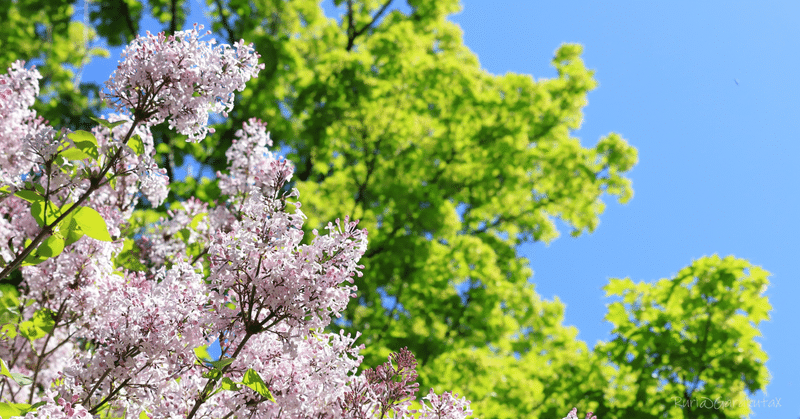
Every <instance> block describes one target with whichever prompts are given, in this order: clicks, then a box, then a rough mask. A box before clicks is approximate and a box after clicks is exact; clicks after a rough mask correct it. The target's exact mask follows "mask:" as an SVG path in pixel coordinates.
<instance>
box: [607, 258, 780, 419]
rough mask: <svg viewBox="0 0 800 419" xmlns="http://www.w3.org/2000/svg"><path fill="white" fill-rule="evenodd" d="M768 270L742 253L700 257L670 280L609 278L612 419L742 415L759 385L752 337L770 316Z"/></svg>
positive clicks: (760, 371) (762, 381) (757, 350)
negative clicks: (740, 255) (739, 255)
mask: <svg viewBox="0 0 800 419" xmlns="http://www.w3.org/2000/svg"><path fill="white" fill-rule="evenodd" d="M768 276H769V274H768V273H767V272H766V271H764V270H763V269H761V268H759V267H757V266H751V265H750V264H749V263H748V262H747V261H745V260H743V259H735V258H733V257H732V256H729V257H726V258H725V259H720V258H719V257H718V256H716V255H714V256H712V257H704V258H701V259H698V260H696V261H694V263H692V265H691V266H689V267H686V268H684V269H682V270H681V271H680V272H679V273H678V275H676V276H675V277H674V278H671V279H661V280H659V281H658V282H656V283H654V284H648V283H639V284H634V283H633V282H632V281H631V280H630V279H628V278H626V279H612V280H611V282H610V283H609V284H608V285H607V286H606V287H605V290H606V292H607V293H608V295H609V296H619V297H621V299H622V301H617V302H614V303H612V304H611V305H609V311H608V315H607V316H606V319H607V320H608V321H610V322H611V323H612V324H613V325H614V331H613V334H614V335H615V336H616V337H615V338H614V340H612V341H611V342H608V343H606V344H603V345H598V346H597V347H596V348H595V352H596V353H597V354H598V356H599V357H602V358H607V359H610V360H611V361H612V365H613V370H608V371H609V372H612V374H611V375H610V376H609V379H610V381H611V382H612V383H613V384H612V385H611V386H610V387H609V389H608V390H607V393H606V396H605V397H604V400H605V401H606V403H607V404H608V405H609V406H608V408H609V409H610V412H611V414H610V415H608V416H607V417H606V416H604V417H603V418H604V419H612V418H630V417H637V418H666V417H669V418H687V419H688V418H742V417H747V416H749V415H750V414H751V413H752V412H751V410H750V404H749V402H748V400H749V399H748V393H749V394H750V395H752V394H753V393H755V392H756V391H758V390H762V389H764V388H766V385H767V382H768V381H769V373H768V371H767V368H766V365H765V363H766V361H767V354H766V353H764V351H763V350H761V345H760V344H759V343H757V342H755V341H754V338H755V337H756V336H760V335H761V333H760V332H759V330H758V325H759V323H760V322H762V321H764V320H767V319H769V314H768V313H769V310H770V308H771V307H770V304H769V302H768V301H767V297H765V296H764V291H765V290H766V288H767V285H768V284H769V280H768Z"/></svg>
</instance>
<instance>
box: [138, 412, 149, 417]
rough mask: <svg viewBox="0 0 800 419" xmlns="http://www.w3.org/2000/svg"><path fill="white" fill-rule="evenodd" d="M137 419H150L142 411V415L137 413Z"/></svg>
mask: <svg viewBox="0 0 800 419" xmlns="http://www.w3.org/2000/svg"><path fill="white" fill-rule="evenodd" d="M139 419H150V416H147V413H145V412H144V411H142V413H139Z"/></svg>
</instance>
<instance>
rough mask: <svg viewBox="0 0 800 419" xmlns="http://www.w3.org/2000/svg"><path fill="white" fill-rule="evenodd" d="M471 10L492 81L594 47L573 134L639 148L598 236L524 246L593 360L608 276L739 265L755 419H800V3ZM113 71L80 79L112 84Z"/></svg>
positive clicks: (483, 5) (545, 74)
mask: <svg viewBox="0 0 800 419" xmlns="http://www.w3.org/2000/svg"><path fill="white" fill-rule="evenodd" d="M395 1H396V2H397V0H395ZM328 3H331V2H330V1H328V2H325V3H323V4H324V5H325V6H326V11H327V12H328V14H329V15H330V16H334V15H335V14H334V13H335V12H334V11H333V10H332V8H331V5H330V4H328ZM463 4H464V8H463V11H462V12H461V13H459V14H457V15H454V16H452V20H453V21H454V22H456V23H458V24H459V25H460V26H461V28H462V29H463V31H464V41H465V43H466V45H467V46H468V47H469V48H470V49H471V50H472V51H473V52H475V53H476V54H477V56H478V58H479V60H480V63H481V65H482V67H483V68H484V69H486V70H487V71H489V72H491V73H493V74H505V73H507V72H515V73H523V74H532V75H533V76H534V77H535V78H537V79H538V78H549V77H554V76H555V71H554V69H553V68H552V67H551V66H550V64H549V62H550V59H551V58H552V56H553V53H554V51H555V50H556V48H557V47H558V46H559V45H560V44H562V43H565V42H570V43H580V44H582V45H584V54H583V59H584V61H585V62H586V64H587V66H588V67H589V68H591V69H594V70H596V73H595V76H596V78H597V80H598V81H599V83H600V87H599V88H598V89H597V90H595V91H593V92H592V93H590V94H589V105H588V106H587V107H586V108H585V119H584V124H583V126H582V128H581V129H580V130H579V131H577V132H575V133H574V135H575V136H576V137H578V138H580V139H581V141H582V143H583V144H584V145H585V146H591V145H593V144H595V143H596V141H597V140H598V139H599V138H600V137H601V136H604V135H606V134H608V133H609V132H617V133H620V134H622V135H623V137H624V138H626V139H627V140H628V141H629V142H630V143H631V144H632V145H634V146H635V147H637V148H638V150H639V164H638V165H637V166H636V167H635V168H634V170H633V171H632V172H631V173H630V177H631V178H632V179H633V186H634V190H635V196H634V198H633V199H632V200H631V201H630V202H629V203H628V204H627V205H619V204H617V203H615V202H614V201H612V200H607V204H608V207H607V209H606V212H605V214H603V216H602V217H601V224H600V226H599V228H598V229H597V230H596V231H595V232H594V233H593V234H591V235H584V236H582V237H580V238H577V239H573V238H570V237H569V235H567V234H564V235H563V236H562V237H561V238H559V239H557V240H556V241H554V242H552V243H551V244H550V245H549V246H548V245H544V244H530V245H523V246H521V248H520V253H521V255H522V256H524V257H527V258H528V259H529V260H530V261H531V267H532V269H533V270H534V272H535V275H534V277H533V278H532V281H533V282H534V283H535V284H536V289H537V291H538V292H539V293H540V294H541V295H542V296H543V297H544V298H546V299H553V298H556V296H557V297H558V298H559V299H560V300H561V301H562V302H563V303H565V304H566V306H567V308H566V312H565V323H566V324H569V325H574V326H576V327H577V328H578V330H579V338H580V339H582V340H584V341H586V342H587V344H588V345H589V347H590V348H591V347H592V346H594V344H595V343H596V342H597V341H599V340H607V339H609V338H610V334H609V332H610V331H611V325H610V324H608V323H605V322H604V321H603V316H604V315H605V313H606V305H607V304H608V303H609V302H610V299H607V298H605V296H604V292H603V291H602V290H601V287H603V286H604V285H605V284H607V283H608V280H609V279H610V278H624V277H630V278H631V279H633V280H634V281H636V282H638V281H655V280H658V279H660V278H665V277H672V276H673V275H675V274H676V273H677V272H678V270H679V269H681V268H683V267H685V266H687V265H689V264H690V263H691V262H692V261H693V260H694V259H697V258H699V257H702V256H705V255H711V254H714V253H717V254H719V255H720V256H726V255H734V256H736V257H739V258H745V259H747V260H749V261H750V262H751V263H752V264H754V265H759V266H761V267H763V268H764V269H766V270H767V271H769V272H771V273H772V277H771V284H770V287H769V288H768V290H767V295H768V296H769V299H770V302H771V304H772V306H773V311H772V313H771V320H770V321H768V322H765V323H762V324H761V327H760V329H761V331H762V333H763V336H762V337H761V338H760V339H759V341H760V343H761V344H762V346H763V348H764V350H765V351H766V352H767V354H768V355H769V361H768V363H767V366H768V368H769V370H770V372H771V373H772V382H771V383H770V385H769V386H768V387H767V393H766V394H763V393H759V394H757V395H756V396H754V397H753V400H759V401H760V400H767V401H769V400H772V401H773V402H774V401H776V400H778V399H779V401H780V405H781V407H758V406H757V405H754V406H755V407H754V412H755V415H754V416H753V417H761V418H766V417H781V418H796V417H798V416H799V415H800V361H798V359H797V354H798V350H797V349H793V348H798V347H800V326H798V323H800V308H798V305H797V304H795V300H796V299H797V298H798V297H800V281H798V278H800V267H798V264H796V263H791V262H790V261H791V260H792V259H793V257H792V255H795V257H797V255H798V254H799V253H800V245H799V244H798V243H800V241H799V240H798V234H800V222H799V221H798V210H800V198H798V196H800V173H798V167H800V164H797V163H795V160H796V159H797V158H798V156H800V142H798V138H800V127H799V126H798V124H797V123H796V122H795V118H798V119H800V118H799V117H800V115H798V111H800V103H799V99H798V98H800V80H799V79H798V76H797V69H798V68H800V54H798V53H800V21H798V16H800V3H797V4H795V3H792V2H788V1H787V2H760V5H759V6H758V7H756V5H755V2H721V1H715V2H704V3H702V4H698V3H695V2H674V1H673V2H633V1H629V2H615V3H614V4H609V3H608V2H606V3H600V2H588V1H586V2H580V1H543V2H532V1H530V0H492V1H485V0H484V1H480V0H464V1H463ZM192 7H193V8H194V9H195V10H193V19H192V20H194V19H197V18H198V17H199V15H198V14H197V13H196V8H197V7H198V3H197V2H193V3H192ZM145 27H146V26H145ZM118 57H119V54H118V52H112V56H111V57H110V58H109V59H108V60H103V61H102V62H97V63H94V64H93V65H92V68H91V70H90V69H87V73H86V77H87V78H89V79H96V80H98V81H103V80H105V79H106V78H107V76H108V74H110V72H111V71H112V70H113V69H114V67H115V64H116V62H117V60H118ZM737 81H738V84H737ZM563 231H564V233H566V230H563Z"/></svg>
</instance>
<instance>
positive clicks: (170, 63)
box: [103, 26, 264, 141]
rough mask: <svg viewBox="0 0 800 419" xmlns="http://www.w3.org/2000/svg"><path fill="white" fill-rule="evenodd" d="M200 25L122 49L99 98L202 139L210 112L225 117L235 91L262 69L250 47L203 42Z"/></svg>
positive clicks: (241, 43)
mask: <svg viewBox="0 0 800 419" xmlns="http://www.w3.org/2000/svg"><path fill="white" fill-rule="evenodd" d="M198 29H202V26H195V28H194V29H191V30H187V31H180V32H176V33H175V34H174V35H170V36H166V35H164V34H163V33H159V34H158V35H152V34H151V33H150V32H148V33H147V35H146V36H139V37H137V38H136V39H135V40H133V42H131V44H130V45H128V46H127V47H126V48H125V51H124V52H123V55H124V56H125V59H124V61H122V62H121V63H120V64H119V66H118V67H117V69H116V70H115V71H114V73H113V74H112V76H111V79H109V80H108V81H107V82H106V91H105V92H103V97H104V98H107V99H109V100H111V101H112V102H113V103H114V105H115V106H116V108H117V110H118V111H120V112H130V113H131V114H132V115H133V119H136V120H140V121H144V122H145V123H146V124H147V125H156V124H159V123H161V122H164V121H165V120H167V118H169V126H170V128H171V129H175V130H176V131H177V132H179V133H181V134H184V135H187V136H189V139H190V140H192V141H200V140H202V139H203V138H205V136H206V135H207V133H208V132H213V131H210V130H209V129H208V128H207V124H208V113H209V112H222V113H223V114H224V115H227V112H229V111H230V110H231V109H233V94H234V91H242V90H243V89H244V86H245V83H246V82H247V81H248V80H250V78H252V77H255V76H256V74H258V71H259V70H261V69H262V68H264V65H263V64H259V63H258V58H259V55H258V54H257V53H256V52H255V51H254V50H253V47H252V45H245V44H244V41H239V42H238V43H236V44H235V45H234V46H230V45H219V46H216V47H215V46H214V44H215V41H214V40H211V41H208V42H206V41H202V40H200V38H202V35H200V34H199V33H198Z"/></svg>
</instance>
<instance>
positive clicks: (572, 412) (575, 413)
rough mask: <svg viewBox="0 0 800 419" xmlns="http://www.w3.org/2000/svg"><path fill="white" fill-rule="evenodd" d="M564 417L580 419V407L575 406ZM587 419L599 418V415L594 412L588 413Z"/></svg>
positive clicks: (566, 418)
mask: <svg viewBox="0 0 800 419" xmlns="http://www.w3.org/2000/svg"><path fill="white" fill-rule="evenodd" d="M564 419H578V408H577V407H573V408H572V410H570V411H569V413H567V417H565V418H564ZM586 419H597V416H594V414H593V413H592V412H589V413H587V414H586Z"/></svg>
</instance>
